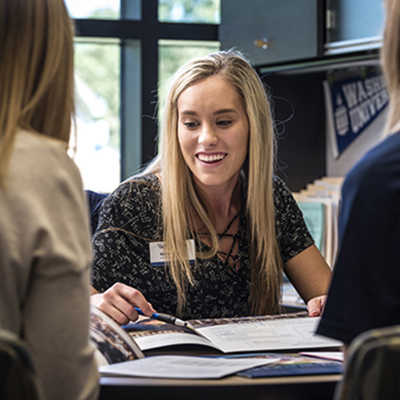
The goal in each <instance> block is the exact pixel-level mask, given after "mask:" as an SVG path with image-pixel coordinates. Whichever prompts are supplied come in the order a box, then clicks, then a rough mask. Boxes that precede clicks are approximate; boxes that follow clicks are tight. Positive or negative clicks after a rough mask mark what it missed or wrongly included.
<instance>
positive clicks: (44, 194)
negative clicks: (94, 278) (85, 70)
mask: <svg viewBox="0 0 400 400" xmlns="http://www.w3.org/2000/svg"><path fill="white" fill-rule="evenodd" d="M73 85H74V82H73V26H72V22H71V20H70V18H69V16H68V13H67V10H66V7H65V4H64V2H63V0H0V214H1V217H0V329H5V330H7V331H10V332H12V333H14V334H15V335H17V336H19V337H20V338H22V339H23V340H24V341H25V342H26V344H27V348H28V350H29V351H30V353H31V356H32V360H33V363H34V367H35V369H36V373H37V376H38V381H39V385H40V387H41V389H42V392H43V398H44V399H48V400H62V399H65V400H67V399H68V400H71V399H74V400H75V399H85V400H86V399H96V398H97V395H98V391H99V390H98V388H99V386H98V374H97V366H96V364H95V360H94V349H93V347H92V346H91V344H90V343H89V306H90V305H89V290H90V282H89V273H90V272H89V271H90V265H91V261H92V255H91V245H90V233H89V222H88V221H89V220H88V210H87V204H86V201H85V197H84V193H83V189H82V181H81V177H80V174H79V172H78V169H77V167H76V165H75V164H74V162H73V161H72V160H71V159H70V157H69V156H68V155H67V146H68V142H69V136H70V130H71V116H72V113H73V110H74V103H73Z"/></svg>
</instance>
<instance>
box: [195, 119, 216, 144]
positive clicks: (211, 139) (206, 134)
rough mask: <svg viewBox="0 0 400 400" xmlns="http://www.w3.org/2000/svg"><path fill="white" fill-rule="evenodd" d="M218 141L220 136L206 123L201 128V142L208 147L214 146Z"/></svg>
mask: <svg viewBox="0 0 400 400" xmlns="http://www.w3.org/2000/svg"><path fill="white" fill-rule="evenodd" d="M217 142H218V136H217V134H216V132H215V131H214V129H213V128H212V127H211V126H209V125H207V124H204V125H203V126H202V127H201V130H200V135H199V143H200V144H202V145H203V146H205V147H207V146H214V145H216V144H217Z"/></svg>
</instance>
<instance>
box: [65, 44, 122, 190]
mask: <svg viewBox="0 0 400 400" xmlns="http://www.w3.org/2000/svg"><path fill="white" fill-rule="evenodd" d="M119 88H120V45H119V40H104V39H103V40H100V41H99V40H97V41H96V40H92V41H90V40H88V39H86V40H85V41H81V40H78V41H77V42H76V43H75V91H76V135H73V138H72V139H73V140H74V139H75V137H76V143H75V144H76V153H75V155H74V160H75V162H76V164H77V165H78V167H79V169H80V171H81V174H82V178H83V183H84V187H85V188H87V189H91V190H94V191H98V192H104V193H109V192H111V191H112V190H113V189H114V188H115V187H116V186H117V185H118V183H119V182H120V175H121V173H120V137H121V130H120V117H119V114H120V91H119Z"/></svg>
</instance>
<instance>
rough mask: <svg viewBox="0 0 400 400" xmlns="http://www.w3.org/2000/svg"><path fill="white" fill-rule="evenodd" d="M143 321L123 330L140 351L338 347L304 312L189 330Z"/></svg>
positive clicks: (199, 323) (208, 322)
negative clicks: (319, 332) (197, 347)
mask: <svg viewBox="0 0 400 400" xmlns="http://www.w3.org/2000/svg"><path fill="white" fill-rule="evenodd" d="M147 322H148V321H147V320H146V319H144V320H142V321H138V322H136V323H134V324H130V325H129V326H126V327H125V329H126V330H127V332H128V333H129V335H130V336H131V338H132V339H133V340H134V341H135V342H136V343H137V345H138V346H139V347H140V349H141V350H142V351H146V350H151V349H155V348H160V347H165V346H171V345H172V346H173V345H178V344H186V345H187V344H196V345H203V346H208V347H211V348H214V349H217V350H219V351H220V352H223V353H233V352H254V351H276V350H308V349H316V348H319V349H321V348H331V347H338V346H341V345H342V343H341V342H338V341H336V340H332V339H329V338H326V337H324V336H320V335H316V334H315V330H316V328H317V324H318V322H319V318H318V317H317V318H311V317H308V314H307V312H306V311H304V312H302V313H294V314H281V315H275V316H255V317H240V318H215V319H212V318H210V319H199V320H189V321H187V322H188V324H189V326H190V327H191V328H192V329H189V328H186V327H177V326H174V325H172V326H171V325H170V324H165V323H163V322H160V321H157V322H156V323H155V322H154V320H152V321H150V323H147Z"/></svg>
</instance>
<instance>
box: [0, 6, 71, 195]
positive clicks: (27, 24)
mask: <svg viewBox="0 0 400 400" xmlns="http://www.w3.org/2000/svg"><path fill="white" fill-rule="evenodd" d="M73 111H74V102H73V26H72V22H71V20H70V18H69V16H68V12H67V10H66V7H65V4H64V2H63V0H0V187H2V188H4V183H5V182H4V181H5V177H6V176H7V170H8V165H9V162H10V157H11V154H12V150H13V145H14V140H15V135H16V132H17V129H18V128H22V129H26V130H29V131H35V132H38V133H41V134H43V135H45V136H50V137H53V138H57V139H60V140H63V141H65V142H67V143H68V141H69V136H70V130H71V115H72V113H73Z"/></svg>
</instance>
